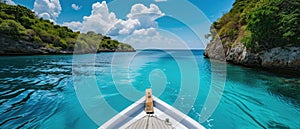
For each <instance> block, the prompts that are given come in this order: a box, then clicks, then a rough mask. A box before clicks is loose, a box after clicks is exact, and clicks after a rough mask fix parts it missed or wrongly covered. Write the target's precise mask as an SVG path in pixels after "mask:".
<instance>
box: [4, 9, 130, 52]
mask: <svg viewBox="0 0 300 129" xmlns="http://www.w3.org/2000/svg"><path fill="white" fill-rule="evenodd" d="M0 36H1V37H2V36H5V37H11V38H12V39H14V40H16V41H20V40H22V41H26V42H31V43H34V44H35V45H36V46H41V47H46V48H49V49H54V50H58V51H60V50H62V51H73V50H74V48H75V47H76V49H77V48H78V49H80V50H81V52H92V51H96V50H97V51H117V50H119V51H134V49H133V48H132V47H131V46H130V45H127V44H123V43H120V42H118V41H116V40H112V39H111V38H110V37H106V36H102V35H101V34H96V33H94V32H88V33H87V34H80V32H73V31H72V30H71V29H69V28H68V27H65V26H63V27H62V26H59V25H55V24H54V23H53V22H51V21H49V20H44V19H43V18H37V17H36V16H35V14H34V12H32V11H31V10H29V9H27V8H26V7H23V6H20V5H18V6H13V5H7V4H4V3H0ZM102 39H103V40H102ZM96 48H97V49H96Z"/></svg>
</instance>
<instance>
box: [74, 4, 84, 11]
mask: <svg viewBox="0 0 300 129" xmlns="http://www.w3.org/2000/svg"><path fill="white" fill-rule="evenodd" d="M71 6H72V8H73V9H74V10H79V9H81V7H82V6H78V5H76V4H72V5H71Z"/></svg>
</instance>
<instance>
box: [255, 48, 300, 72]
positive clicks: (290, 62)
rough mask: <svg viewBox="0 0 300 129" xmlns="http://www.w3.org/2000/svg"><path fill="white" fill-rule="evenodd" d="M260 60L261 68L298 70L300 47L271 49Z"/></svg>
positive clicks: (299, 65)
mask: <svg viewBox="0 0 300 129" xmlns="http://www.w3.org/2000/svg"><path fill="white" fill-rule="evenodd" d="M260 58H261V59H262V63H261V65H262V67H269V68H291V69H300V47H285V48H279V47H278V48H273V49H270V50H268V51H265V52H264V53H263V54H262V55H261V56H260Z"/></svg>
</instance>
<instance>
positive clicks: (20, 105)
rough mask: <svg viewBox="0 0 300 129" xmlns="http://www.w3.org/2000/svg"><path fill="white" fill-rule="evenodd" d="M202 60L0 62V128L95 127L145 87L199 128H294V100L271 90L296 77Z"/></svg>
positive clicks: (297, 116)
mask: <svg viewBox="0 0 300 129" xmlns="http://www.w3.org/2000/svg"><path fill="white" fill-rule="evenodd" d="M202 53H203V51H193V52H192V53H191V52H189V51H167V52H166V51H138V52H136V53H100V54H96V55H93V54H88V55H76V56H73V55H51V56H18V57H14V56H9V57H0V105H1V107H0V114H1V116H0V128H5V129H6V128H7V129H11V128H53V129H56V128H68V129H69V128H78V129H82V128H87V129H88V128H97V127H98V126H99V125H101V124H103V123H104V122H105V121H107V120H109V119H110V118H111V117H112V116H114V115H115V114H116V113H118V112H120V111H122V110H123V109H124V108H126V107H127V106H129V105H130V104H132V103H133V102H134V101H135V100H138V99H139V98H141V97H143V95H144V90H145V89H146V88H149V87H152V89H153V91H154V95H155V96H157V97H159V98H160V99H162V100H163V101H165V102H167V103H168V104H170V105H172V106H174V107H175V108H177V109H179V110H181V111H183V112H184V113H187V114H188V115H189V116H190V117H192V118H193V119H195V120H196V121H199V122H201V124H202V125H204V126H205V127H207V128H213V129H219V128H220V129H223V128H300V121H299V120H300V105H299V103H298V101H299V100H295V99H292V98H288V97H285V96H283V95H282V94H280V92H279V91H278V90H276V87H280V86H283V85H284V86H286V87H298V86H299V84H300V82H299V80H300V79H299V78H292V77H282V76H278V75H275V74H272V73H268V72H263V71H260V70H254V69H249V68H244V67H239V66H233V65H229V64H227V65H224V64H222V63H218V62H214V63H212V62H211V61H209V60H208V59H205V58H203V56H202ZM191 54H192V55H191ZM213 77H216V78H217V79H215V80H214V79H212V78H213ZM222 84H225V85H224V86H225V87H224V91H223V90H222V89H223V85H222ZM216 86H217V87H216ZM218 86H219V87H218ZM212 87H214V88H212ZM211 88H212V89H211ZM210 89H211V90H210ZM210 92H211V93H210ZM209 94H210V95H211V97H212V98H214V97H215V98H214V99H212V100H213V104H216V105H217V107H216V110H214V112H213V113H212V114H209V113H208V111H209V110H210V109H213V107H210V106H207V105H206V103H208V102H207V100H206V99H207V98H209V97H208V96H209ZM291 94H292V93H291ZM219 95H220V96H222V97H221V98H220V101H218V97H217V96H219ZM203 112H204V113H206V114H203ZM205 115H207V116H209V117H208V119H205V120H203V119H201V118H202V117H204V116H205Z"/></svg>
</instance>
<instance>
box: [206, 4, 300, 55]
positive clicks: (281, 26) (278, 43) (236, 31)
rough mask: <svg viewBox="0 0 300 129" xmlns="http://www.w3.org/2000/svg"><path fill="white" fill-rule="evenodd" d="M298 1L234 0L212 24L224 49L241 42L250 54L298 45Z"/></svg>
mask: <svg viewBox="0 0 300 129" xmlns="http://www.w3.org/2000/svg"><path fill="white" fill-rule="evenodd" d="M299 26H300V1H299V0H236V1H235V3H234V4H233V7H232V9H231V10H230V11H229V12H228V13H226V14H224V16H223V17H222V18H220V19H218V20H217V21H216V22H214V23H213V24H212V28H215V29H216V32H213V29H211V33H212V39H213V40H214V39H215V38H217V34H218V36H219V37H220V38H221V40H222V42H223V44H224V46H225V47H227V48H228V47H231V46H233V45H235V44H236V43H237V42H242V43H244V44H245V46H246V47H247V48H248V49H249V50H251V51H254V52H255V51H256V52H257V51H262V50H268V49H271V48H274V47H284V46H300V27H299Z"/></svg>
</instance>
